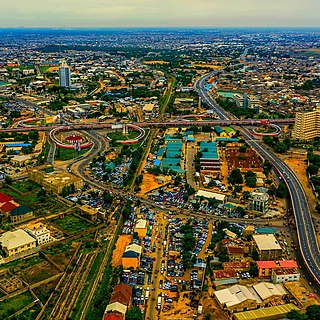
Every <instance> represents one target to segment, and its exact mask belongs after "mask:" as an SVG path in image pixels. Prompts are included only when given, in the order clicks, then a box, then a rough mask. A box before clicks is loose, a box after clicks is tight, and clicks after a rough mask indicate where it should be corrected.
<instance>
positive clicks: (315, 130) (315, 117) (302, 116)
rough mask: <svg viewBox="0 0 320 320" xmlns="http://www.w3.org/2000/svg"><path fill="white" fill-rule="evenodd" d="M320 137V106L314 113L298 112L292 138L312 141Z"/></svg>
mask: <svg viewBox="0 0 320 320" xmlns="http://www.w3.org/2000/svg"><path fill="white" fill-rule="evenodd" d="M319 136H320V106H319V107H317V108H316V109H315V110H314V111H310V112H297V113H296V118H295V124H294V128H293V131H292V138H293V139H295V140H303V141H310V140H312V139H314V138H315V137H319Z"/></svg>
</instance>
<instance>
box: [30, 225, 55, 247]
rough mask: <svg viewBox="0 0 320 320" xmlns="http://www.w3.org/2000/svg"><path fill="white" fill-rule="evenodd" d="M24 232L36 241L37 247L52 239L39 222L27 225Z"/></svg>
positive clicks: (48, 231)
mask: <svg viewBox="0 0 320 320" xmlns="http://www.w3.org/2000/svg"><path fill="white" fill-rule="evenodd" d="M25 231H26V232H28V233H29V234H30V235H31V236H32V237H33V238H35V239H36V241H37V245H38V246H41V245H43V244H46V243H49V242H50V241H52V238H51V236H50V230H48V229H47V228H46V226H45V225H44V224H42V223H41V222H39V223H34V224H31V225H29V226H28V227H27V228H26V229H25Z"/></svg>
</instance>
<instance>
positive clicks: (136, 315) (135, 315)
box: [126, 307, 142, 320]
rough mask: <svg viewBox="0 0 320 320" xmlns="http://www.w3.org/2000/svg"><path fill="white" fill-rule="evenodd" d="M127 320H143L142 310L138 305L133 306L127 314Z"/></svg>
mask: <svg viewBox="0 0 320 320" xmlns="http://www.w3.org/2000/svg"><path fill="white" fill-rule="evenodd" d="M126 320H142V312H141V310H140V308H138V307H132V308H131V309H129V311H128V312H127V314H126Z"/></svg>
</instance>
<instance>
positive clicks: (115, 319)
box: [102, 313, 124, 320]
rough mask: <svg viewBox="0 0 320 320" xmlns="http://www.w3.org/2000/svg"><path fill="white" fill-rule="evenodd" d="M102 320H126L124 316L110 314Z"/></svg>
mask: <svg viewBox="0 0 320 320" xmlns="http://www.w3.org/2000/svg"><path fill="white" fill-rule="evenodd" d="M102 320H124V315H123V314H118V313H109V314H105V315H104V316H103V318H102Z"/></svg>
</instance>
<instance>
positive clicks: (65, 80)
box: [59, 62, 71, 88]
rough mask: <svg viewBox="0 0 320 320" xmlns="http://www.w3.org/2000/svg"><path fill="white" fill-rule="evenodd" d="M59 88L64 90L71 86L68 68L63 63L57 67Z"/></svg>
mask: <svg viewBox="0 0 320 320" xmlns="http://www.w3.org/2000/svg"><path fill="white" fill-rule="evenodd" d="M59 86H60V87H66V88H68V87H70V86H71V72H70V67H69V66H68V65H67V64H66V63H65V62H64V63H63V64H62V65H61V66H60V67H59Z"/></svg>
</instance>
